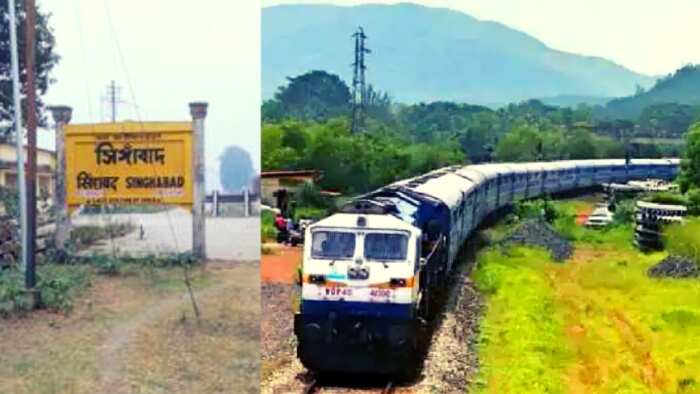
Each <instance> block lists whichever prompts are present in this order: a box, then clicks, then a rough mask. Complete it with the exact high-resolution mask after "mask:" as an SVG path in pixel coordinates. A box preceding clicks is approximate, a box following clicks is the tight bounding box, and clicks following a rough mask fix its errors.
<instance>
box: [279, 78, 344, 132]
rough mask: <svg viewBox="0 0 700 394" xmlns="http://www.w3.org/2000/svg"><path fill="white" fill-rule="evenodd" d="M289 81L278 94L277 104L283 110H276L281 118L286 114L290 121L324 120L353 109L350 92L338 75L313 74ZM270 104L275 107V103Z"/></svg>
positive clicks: (289, 79)
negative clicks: (292, 119)
mask: <svg viewBox="0 0 700 394" xmlns="http://www.w3.org/2000/svg"><path fill="white" fill-rule="evenodd" d="M287 80H288V81H289V83H288V84H287V86H283V87H280V88H279V90H278V92H277V93H276V94H275V101H277V102H278V103H279V106H280V107H281V108H278V109H276V110H275V113H277V115H275V116H277V117H278V118H279V116H280V115H279V114H284V116H285V117H287V118H294V119H299V120H316V121H320V120H326V119H330V118H333V117H336V116H340V115H345V114H347V113H348V111H349V110H350V107H349V104H350V99H351V97H350V89H349V88H348V86H347V85H346V84H345V82H343V81H342V80H341V79H340V77H338V76H337V75H335V74H329V73H327V72H325V71H310V72H308V73H306V74H302V75H299V76H297V77H289V78H287ZM267 105H268V107H270V108H272V107H273V104H272V103H268V104H267ZM270 112H273V111H272V109H270ZM271 116H272V115H271Z"/></svg>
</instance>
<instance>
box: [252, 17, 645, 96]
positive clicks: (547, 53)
mask: <svg viewBox="0 0 700 394" xmlns="http://www.w3.org/2000/svg"><path fill="white" fill-rule="evenodd" d="M358 26H362V27H363V29H364V31H365V33H366V34H367V36H368V39H367V46H368V47H369V48H370V49H371V51H372V52H371V53H370V54H368V55H367V56H366V64H367V81H368V82H369V83H371V84H373V85H374V86H375V87H376V88H378V89H380V90H383V91H387V92H388V93H389V94H390V95H391V96H392V97H393V98H394V100H395V101H398V102H403V103H415V102H425V101H434V100H454V101H463V102H469V103H474V104H483V105H499V104H505V103H510V102H514V101H521V100H525V99H529V98H535V97H569V98H571V97H581V98H582V100H583V99H587V101H588V100H593V101H594V102H595V101H600V100H601V99H598V98H600V97H621V96H628V95H631V94H633V93H634V92H635V89H636V88H637V86H641V87H643V88H647V87H649V86H651V85H652V84H653V83H654V77H651V76H647V75H642V74H639V73H635V72H633V71H631V70H629V69H627V68H625V67H622V66H620V65H618V64H616V63H614V62H612V61H610V60H606V59H603V58H599V57H590V56H582V55H577V54H572V53H567V52H563V51H559V50H556V49H553V48H550V47H548V46H546V45H545V44H544V43H542V42H541V41H539V40H537V39H536V38H534V37H532V36H530V35H528V34H526V33H524V32H521V31H518V30H515V29H512V28H509V27H508V26H505V25H503V24H500V23H497V22H489V21H481V20H478V19H475V18H473V17H471V16H470V15H467V14H465V13H462V12H457V11H453V10H450V9H444V8H430V7H424V6H419V5H415V4H396V5H360V6H352V7H340V6H331V5H280V6H273V7H266V8H263V10H262V54H261V55H262V93H263V98H265V99H268V98H271V97H272V96H273V95H274V93H275V91H276V90H277V88H278V87H279V86H281V85H283V84H285V83H286V78H287V77H290V76H296V75H300V74H303V73H305V72H307V71H310V70H325V71H328V72H331V73H334V74H338V75H339V76H340V77H341V78H342V79H343V80H345V81H346V83H348V84H350V82H351V81H352V67H351V63H352V62H353V56H354V55H353V50H354V39H353V38H352V34H353V33H354V32H355V31H356V30H357V28H358Z"/></svg>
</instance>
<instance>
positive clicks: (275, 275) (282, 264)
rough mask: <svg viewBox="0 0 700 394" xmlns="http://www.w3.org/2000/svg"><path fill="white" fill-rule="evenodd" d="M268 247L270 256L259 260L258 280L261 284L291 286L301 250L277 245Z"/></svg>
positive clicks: (267, 255)
mask: <svg viewBox="0 0 700 394" xmlns="http://www.w3.org/2000/svg"><path fill="white" fill-rule="evenodd" d="M266 246H267V245H266ZM269 247H270V250H271V251H272V254H266V255H263V256H262V257H261V259H260V279H261V280H262V281H263V283H286V284H293V283H294V281H295V277H296V270H297V267H298V266H299V264H301V256H302V248H301V247H291V246H285V245H278V244H271V245H269Z"/></svg>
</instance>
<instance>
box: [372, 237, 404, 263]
mask: <svg viewBox="0 0 700 394" xmlns="http://www.w3.org/2000/svg"><path fill="white" fill-rule="evenodd" d="M407 251H408V237H407V236H406V235H404V234H385V233H368V234H367V235H365V258H366V259H367V260H381V261H403V260H406V253H407Z"/></svg>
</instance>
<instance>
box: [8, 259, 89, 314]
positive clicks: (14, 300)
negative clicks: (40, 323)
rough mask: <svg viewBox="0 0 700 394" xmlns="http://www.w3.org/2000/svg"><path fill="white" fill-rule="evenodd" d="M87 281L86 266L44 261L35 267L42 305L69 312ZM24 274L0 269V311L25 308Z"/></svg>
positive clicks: (87, 283)
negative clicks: (44, 263) (46, 262)
mask: <svg viewBox="0 0 700 394" xmlns="http://www.w3.org/2000/svg"><path fill="white" fill-rule="evenodd" d="M89 285H90V275H89V270H88V269H87V268H86V267H82V266H65V265H56V264H46V265H42V266H40V267H39V269H38V271H37V289H38V290H39V292H40V293H41V302H42V304H43V306H44V307H45V308H47V309H50V310H55V311H62V312H70V311H71V310H72V309H73V305H74V300H75V298H76V297H77V296H78V295H79V294H80V293H81V292H82V291H83V290H84V289H85V288H86V287H87V286H89ZM25 300H26V297H25V295H24V275H23V274H22V272H20V271H19V270H16V269H10V270H6V271H3V272H2V273H0V312H2V313H4V314H7V313H11V312H15V311H20V310H22V309H24V308H25V306H26V305H24V302H25Z"/></svg>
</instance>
